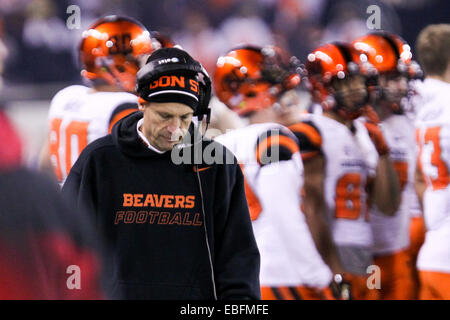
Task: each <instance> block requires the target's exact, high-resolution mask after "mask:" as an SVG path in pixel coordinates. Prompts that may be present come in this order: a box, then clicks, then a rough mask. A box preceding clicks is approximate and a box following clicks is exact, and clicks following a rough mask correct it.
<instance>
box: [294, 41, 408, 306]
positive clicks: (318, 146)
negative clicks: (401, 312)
mask: <svg viewBox="0 0 450 320" xmlns="http://www.w3.org/2000/svg"><path fill="white" fill-rule="evenodd" d="M306 70H307V73H308V81H309V88H310V91H311V95H312V99H313V102H316V103H319V104H320V105H321V107H322V110H323V113H322V114H308V115H304V116H303V120H302V121H301V122H299V123H297V124H294V125H291V126H289V128H290V129H291V130H292V132H294V134H295V135H296V136H297V138H298V140H299V143H300V152H301V154H302V159H303V164H304V172H305V175H304V176H305V178H304V180H305V182H304V211H305V214H306V216H307V217H308V216H315V215H319V216H321V219H323V220H325V221H327V223H328V230H325V231H324V230H320V231H313V236H314V237H316V238H319V239H327V238H328V237H331V238H332V239H333V243H334V244H335V246H336V247H337V251H338V253H339V260H340V263H341V264H342V268H343V270H344V274H337V275H335V277H338V278H344V280H345V281H347V282H349V283H350V286H351V294H352V298H353V299H373V298H376V290H369V289H368V285H367V280H368V279H367V276H368V273H367V272H368V270H369V271H370V270H371V269H368V267H369V266H370V265H372V263H373V260H372V245H373V239H372V232H371V228H370V224H369V221H368V220H369V215H368V214H369V210H368V202H369V201H370V202H371V203H373V204H375V205H377V207H378V208H379V209H380V211H382V212H383V213H385V214H387V215H392V214H394V213H395V212H396V210H397V208H398V204H399V186H398V181H397V177H396V175H395V172H394V169H393V167H392V164H391V161H390V158H389V154H388V148H387V146H386V143H385V141H384V138H383V136H382V134H381V132H380V129H379V128H378V127H376V126H374V128H370V131H369V130H368V129H367V128H366V126H365V125H364V124H363V123H362V122H361V121H359V120H358V121H356V120H355V119H356V118H358V117H359V116H361V115H362V113H363V111H364V110H365V107H366V105H367V102H368V98H369V94H368V88H367V85H368V83H369V82H372V81H373V80H374V77H375V75H376V70H374V68H373V66H371V65H370V64H369V63H368V62H364V61H362V60H361V57H360V54H359V53H358V52H357V51H356V50H355V49H354V48H352V47H351V46H350V45H349V44H346V43H332V44H326V45H324V46H321V47H319V48H317V49H316V50H314V51H313V52H312V53H310V54H309V55H308V57H307V62H306ZM316 243H321V240H317V241H316ZM327 249H330V248H324V249H323V250H327ZM374 285H376V284H374Z"/></svg>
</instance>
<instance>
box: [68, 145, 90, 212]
mask: <svg viewBox="0 0 450 320" xmlns="http://www.w3.org/2000/svg"><path fill="white" fill-rule="evenodd" d="M89 153H90V152H89V150H88V148H86V149H85V150H83V152H82V153H81V155H80V157H79V158H78V160H77V161H76V162H75V164H74V165H73V167H72V169H71V170H70V173H69V175H68V177H67V179H66V181H65V182H64V185H63V188H62V194H63V196H64V197H65V198H66V199H68V200H69V201H71V202H72V203H74V204H75V205H76V210H78V211H83V212H87V213H88V214H89V216H90V217H91V218H95V217H96V215H95V212H96V200H95V199H96V194H97V192H96V190H95V185H96V184H95V174H94V170H93V166H94V164H93V161H91V159H90V157H89Z"/></svg>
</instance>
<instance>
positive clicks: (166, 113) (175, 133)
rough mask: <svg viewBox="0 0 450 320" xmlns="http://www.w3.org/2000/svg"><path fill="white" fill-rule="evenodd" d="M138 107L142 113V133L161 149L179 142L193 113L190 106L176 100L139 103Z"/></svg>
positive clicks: (186, 130) (154, 145) (166, 149)
mask: <svg viewBox="0 0 450 320" xmlns="http://www.w3.org/2000/svg"><path fill="white" fill-rule="evenodd" d="M139 109H140V110H142V111H143V113H144V123H143V126H142V132H143V134H144V135H145V137H146V138H147V139H148V141H149V142H150V144H151V145H152V146H153V147H155V148H157V149H158V150H161V151H168V150H171V149H172V148H173V147H174V145H176V144H177V143H180V142H181V140H182V139H183V137H184V136H185V135H186V133H187V132H188V129H189V125H190V124H191V121H192V116H193V114H194V111H193V110H192V108H190V107H189V106H187V105H185V104H182V103H177V102H164V103H156V102H147V103H145V104H140V105H139Z"/></svg>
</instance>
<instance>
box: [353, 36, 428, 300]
mask: <svg viewBox="0 0 450 320" xmlns="http://www.w3.org/2000/svg"><path fill="white" fill-rule="evenodd" d="M352 44H353V47H354V48H355V49H356V50H358V51H360V52H361V53H363V54H365V56H364V57H367V58H368V61H369V62H370V63H371V64H372V65H373V66H374V67H375V69H377V71H378V84H377V86H375V87H374V88H373V89H374V91H373V93H374V99H373V101H371V106H372V107H373V109H374V110H375V112H376V116H377V118H379V120H380V121H381V124H380V127H381V129H382V131H383V135H384V137H385V138H386V142H387V146H388V147H389V151H390V157H391V159H392V163H393V165H394V168H395V169H396V171H397V174H398V178H399V182H400V189H401V193H402V194H401V197H402V201H401V205H400V207H399V210H398V211H397V212H396V213H395V215H394V216H392V217H391V216H386V215H385V214H383V213H380V212H379V210H378V208H377V207H376V205H373V206H372V207H371V209H370V223H371V226H372V231H373V239H374V263H375V265H377V266H378V267H380V270H381V288H380V290H379V298H380V299H382V300H408V299H413V298H414V290H413V288H414V284H413V272H414V271H413V269H414V268H413V266H412V264H411V261H410V260H411V257H410V255H409V250H408V247H409V222H410V219H411V212H410V211H411V203H417V199H416V197H417V196H416V193H415V191H414V172H415V162H416V158H415V137H414V125H413V123H412V121H411V120H410V119H409V118H408V117H407V116H406V115H405V112H404V110H405V105H406V104H405V103H406V99H407V96H408V92H409V88H408V82H409V81H410V80H411V79H414V78H416V77H418V76H419V75H420V73H421V70H420V67H419V65H418V64H417V63H415V62H414V61H413V60H411V58H412V54H411V48H410V46H409V45H408V44H407V43H406V42H405V41H404V40H403V39H401V38H400V37H398V36H397V35H394V34H391V33H387V32H377V33H371V34H368V35H365V36H363V37H361V38H358V39H356V40H354V41H353V43H352ZM367 121H368V123H367V125H368V126H372V125H374V124H373V123H372V122H377V119H372V120H370V119H368V120H367Z"/></svg>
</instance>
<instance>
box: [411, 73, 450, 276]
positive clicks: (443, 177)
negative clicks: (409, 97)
mask: <svg viewBox="0 0 450 320" xmlns="http://www.w3.org/2000/svg"><path fill="white" fill-rule="evenodd" d="M418 91H419V95H420V97H421V102H422V103H423V106H422V107H421V108H420V110H419V112H418V114H417V118H416V139H417V142H418V146H419V150H418V152H419V154H418V163H419V166H420V169H421V171H422V174H423V176H424V179H425V181H426V184H427V188H426V190H425V193H424V197H423V208H424V213H423V214H424V219H425V225H426V229H427V232H426V235H425V243H424V244H423V246H422V248H421V249H420V252H419V256H418V259H417V266H418V268H419V269H422V270H428V271H440V272H450V241H449V240H450V84H448V83H445V82H442V81H439V80H435V79H426V80H425V81H424V82H423V84H422V85H421V86H419V87H418Z"/></svg>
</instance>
